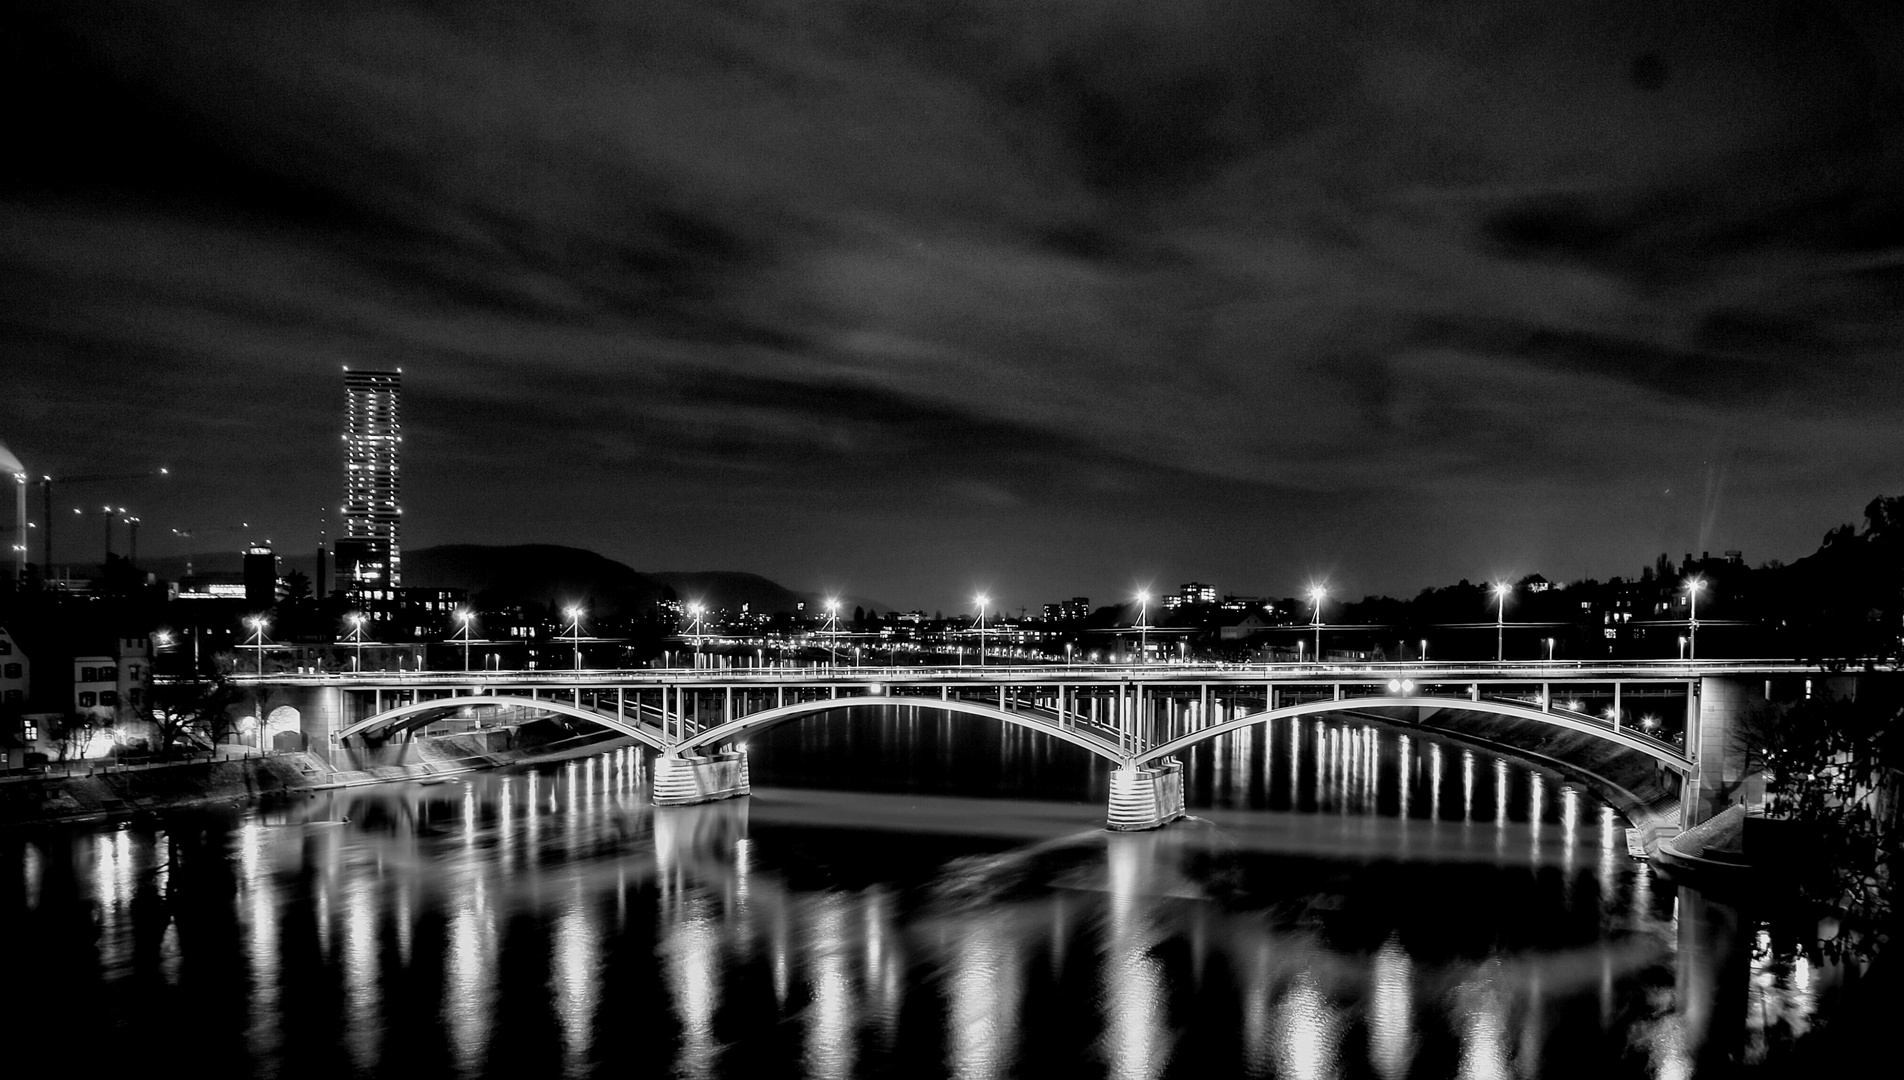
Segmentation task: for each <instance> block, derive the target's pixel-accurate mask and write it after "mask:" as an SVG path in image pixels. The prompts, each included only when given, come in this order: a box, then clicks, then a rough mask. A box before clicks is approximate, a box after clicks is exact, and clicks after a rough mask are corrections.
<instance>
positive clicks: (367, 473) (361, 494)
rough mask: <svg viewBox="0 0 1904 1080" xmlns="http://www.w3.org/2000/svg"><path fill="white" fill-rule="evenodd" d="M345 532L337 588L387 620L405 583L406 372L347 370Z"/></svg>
mask: <svg viewBox="0 0 1904 1080" xmlns="http://www.w3.org/2000/svg"><path fill="white" fill-rule="evenodd" d="M344 394H345V398H346V399H347V400H346V407H345V413H344V535H343V536H342V537H340V538H338V541H337V544H336V548H335V550H336V552H337V584H338V585H339V586H340V587H341V588H343V589H345V590H346V591H348V592H349V594H350V596H351V599H352V601H353V602H354V603H356V604H357V606H358V607H359V609H360V610H362V611H364V612H365V613H366V614H368V615H369V616H370V617H371V619H372V620H373V621H376V622H383V621H385V620H386V619H387V618H388V616H389V613H391V612H392V611H393V610H394V609H395V606H396V589H397V587H398V586H399V585H401V584H402V583H403V555H402V547H401V544H400V543H399V535H400V532H401V525H402V523H403V501H402V498H401V494H400V492H401V486H400V484H399V482H398V473H397V464H398V458H399V452H400V451H401V450H402V448H403V424H402V419H401V405H402V400H403V371H402V369H401V368H399V369H398V370H396V371H352V370H351V369H349V368H345V369H344Z"/></svg>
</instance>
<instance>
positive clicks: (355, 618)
mask: <svg viewBox="0 0 1904 1080" xmlns="http://www.w3.org/2000/svg"><path fill="white" fill-rule="evenodd" d="M346 617H347V618H348V619H350V640H351V641H352V642H354V643H356V645H357V656H356V658H355V662H356V667H354V668H352V669H351V670H353V671H362V670H363V669H364V616H363V613H362V612H358V611H353V612H351V613H350V614H349V615H348V616H346Z"/></svg>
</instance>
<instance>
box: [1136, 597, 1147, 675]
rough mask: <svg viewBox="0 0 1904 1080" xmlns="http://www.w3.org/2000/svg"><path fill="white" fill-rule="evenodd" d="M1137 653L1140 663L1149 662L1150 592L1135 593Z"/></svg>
mask: <svg viewBox="0 0 1904 1080" xmlns="http://www.w3.org/2000/svg"><path fill="white" fill-rule="evenodd" d="M1137 654H1138V656H1139V657H1140V658H1141V660H1140V661H1139V662H1140V663H1145V664H1148V663H1150V594H1149V593H1147V592H1140V593H1138V594H1137Z"/></svg>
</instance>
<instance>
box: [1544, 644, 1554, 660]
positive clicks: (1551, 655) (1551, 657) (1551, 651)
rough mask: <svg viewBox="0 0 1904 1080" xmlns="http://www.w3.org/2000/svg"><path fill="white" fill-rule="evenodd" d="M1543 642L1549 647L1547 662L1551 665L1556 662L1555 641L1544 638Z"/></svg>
mask: <svg viewBox="0 0 1904 1080" xmlns="http://www.w3.org/2000/svg"><path fill="white" fill-rule="evenodd" d="M1542 640H1543V641H1544V642H1545V644H1546V646H1547V662H1548V663H1550V664H1551V663H1553V662H1554V639H1553V638H1544V639H1542Z"/></svg>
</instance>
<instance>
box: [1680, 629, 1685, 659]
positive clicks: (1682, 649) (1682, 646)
mask: <svg viewBox="0 0 1904 1080" xmlns="http://www.w3.org/2000/svg"><path fill="white" fill-rule="evenodd" d="M1679 658H1680V659H1681V660H1684V659H1685V658H1686V635H1684V634H1681V635H1679Z"/></svg>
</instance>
